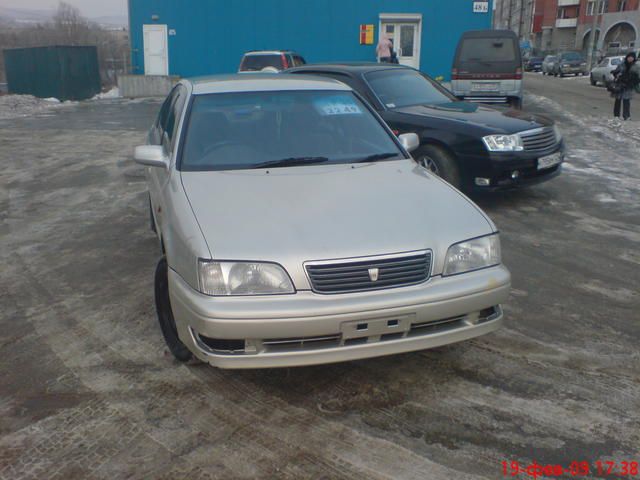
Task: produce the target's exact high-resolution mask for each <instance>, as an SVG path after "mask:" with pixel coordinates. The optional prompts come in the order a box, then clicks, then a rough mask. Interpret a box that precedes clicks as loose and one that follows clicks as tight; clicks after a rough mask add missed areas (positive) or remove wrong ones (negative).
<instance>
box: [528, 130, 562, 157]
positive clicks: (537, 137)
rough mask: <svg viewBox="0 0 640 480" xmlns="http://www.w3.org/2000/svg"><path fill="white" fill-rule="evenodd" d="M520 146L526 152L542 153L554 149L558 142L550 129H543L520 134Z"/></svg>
mask: <svg viewBox="0 0 640 480" xmlns="http://www.w3.org/2000/svg"><path fill="white" fill-rule="evenodd" d="M520 138H522V144H523V146H524V149H525V151H527V152H542V151H545V150H548V149H549V148H551V147H554V146H555V145H556V144H557V143H558V141H557V140H556V133H555V132H554V131H553V128H551V127H543V128H539V129H536V130H529V131H526V132H522V133H520Z"/></svg>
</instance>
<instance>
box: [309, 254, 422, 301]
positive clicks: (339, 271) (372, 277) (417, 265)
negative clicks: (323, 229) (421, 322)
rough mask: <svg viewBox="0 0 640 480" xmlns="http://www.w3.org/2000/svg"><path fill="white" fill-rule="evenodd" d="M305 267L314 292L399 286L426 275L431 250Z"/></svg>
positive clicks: (412, 282) (418, 281) (314, 264)
mask: <svg viewBox="0 0 640 480" xmlns="http://www.w3.org/2000/svg"><path fill="white" fill-rule="evenodd" d="M305 268H306V270H307V275H309V280H310V282H311V287H312V289H313V291H314V292H317V293H347V292H361V291H366V290H378V289H383V288H394V287H402V286H406V285H413V284H416V283H421V282H424V281H425V280H427V279H428V278H429V274H430V272H431V252H430V251H421V252H409V253H405V254H398V255H384V256H380V257H369V258H366V259H351V260H336V261H329V262H309V263H307V264H306V265H305Z"/></svg>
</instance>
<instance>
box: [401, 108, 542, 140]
mask: <svg viewBox="0 0 640 480" xmlns="http://www.w3.org/2000/svg"><path fill="white" fill-rule="evenodd" d="M393 111H394V112H396V113H401V114H406V115H412V116H415V117H428V118H432V119H438V120H439V121H449V122H451V124H450V125H454V124H458V125H460V126H461V127H464V128H466V129H468V128H469V127H470V126H474V127H478V128H480V129H483V130H484V131H486V132H488V133H516V132H522V131H524V130H531V129H533V128H539V127H543V126H550V125H553V120H551V119H549V118H547V117H543V116H541V115H534V114H532V113H526V112H523V111H520V110H511V109H500V110H498V109H496V108H491V107H487V106H484V105H480V104H477V103H471V102H450V103H444V104H438V105H412V106H409V107H402V108H395V109H393Z"/></svg>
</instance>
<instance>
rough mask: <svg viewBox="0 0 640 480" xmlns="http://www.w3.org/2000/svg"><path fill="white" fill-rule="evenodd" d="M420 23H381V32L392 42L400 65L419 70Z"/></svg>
mask: <svg viewBox="0 0 640 480" xmlns="http://www.w3.org/2000/svg"><path fill="white" fill-rule="evenodd" d="M419 27H420V23H418V22H409V23H404V22H403V23H398V22H387V21H385V22H383V23H382V31H383V32H384V33H385V34H386V35H387V37H389V39H390V40H391V41H392V42H393V49H394V50H395V51H396V53H397V55H398V61H399V62H400V63H401V64H402V65H407V66H409V67H413V68H420V35H419V33H420V28H419Z"/></svg>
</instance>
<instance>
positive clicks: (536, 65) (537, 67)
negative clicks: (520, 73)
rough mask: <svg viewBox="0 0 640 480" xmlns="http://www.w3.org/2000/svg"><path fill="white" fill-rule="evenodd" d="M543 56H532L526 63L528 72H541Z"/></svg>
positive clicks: (525, 66) (525, 67)
mask: <svg viewBox="0 0 640 480" xmlns="http://www.w3.org/2000/svg"><path fill="white" fill-rule="evenodd" d="M542 60H544V58H542V57H531V58H530V59H529V60H527V61H526V62H525V64H524V69H525V70H526V71H527V72H540V71H541V70H542Z"/></svg>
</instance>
